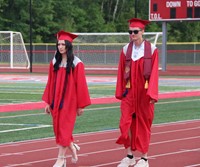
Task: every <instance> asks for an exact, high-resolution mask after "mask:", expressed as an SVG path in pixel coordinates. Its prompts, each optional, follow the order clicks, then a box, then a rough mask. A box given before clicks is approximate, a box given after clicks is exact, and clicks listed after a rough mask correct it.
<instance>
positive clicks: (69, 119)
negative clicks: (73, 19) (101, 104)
mask: <svg viewBox="0 0 200 167" xmlns="http://www.w3.org/2000/svg"><path fill="white" fill-rule="evenodd" d="M76 37H77V35H75V34H72V33H69V32H65V31H60V32H58V33H57V43H56V48H57V51H56V54H55V56H54V58H53V60H52V61H51V62H50V66H49V75H48V81H47V85H46V88H45V90H44V94H43V97H42V100H43V101H45V102H46V107H45V112H46V113H47V114H51V115H52V123H53V129H54V134H55V138H56V143H57V145H58V149H59V150H58V158H57V161H56V163H55V164H54V166H53V167H63V166H66V156H65V154H66V150H67V148H69V150H71V153H72V159H71V162H72V163H76V162H77V160H78V156H77V151H78V150H79V149H80V147H79V146H78V145H77V144H75V143H74V139H73V134H72V133H73V129H74V125H75V121H76V116H77V115H78V116H79V115H81V114H82V113H83V108H85V107H86V106H88V105H90V104H91V101H90V97H89V91H88V87H87V83H86V78H85V71H84V64H83V62H82V61H81V60H80V59H79V58H78V57H76V56H74V54H73V45H72V42H73V40H74V39H75V38H76Z"/></svg>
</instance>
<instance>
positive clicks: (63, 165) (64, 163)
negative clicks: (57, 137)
mask: <svg viewBox="0 0 200 167" xmlns="http://www.w3.org/2000/svg"><path fill="white" fill-rule="evenodd" d="M58 159H63V163H62V164H61V165H56V163H55V164H54V165H53V167H66V163H67V162H66V157H65V156H58Z"/></svg>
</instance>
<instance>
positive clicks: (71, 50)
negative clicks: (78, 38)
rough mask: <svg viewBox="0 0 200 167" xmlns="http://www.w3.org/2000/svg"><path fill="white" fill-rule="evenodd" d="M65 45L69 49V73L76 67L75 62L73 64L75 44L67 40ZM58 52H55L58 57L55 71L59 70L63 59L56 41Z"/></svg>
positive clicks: (67, 70) (56, 57)
mask: <svg viewBox="0 0 200 167" xmlns="http://www.w3.org/2000/svg"><path fill="white" fill-rule="evenodd" d="M65 47H66V49H67V67H66V72H67V74H69V73H70V70H71V69H72V70H73V69H74V64H73V61H74V53H73V45H72V43H71V42H69V41H67V40H66V41H65ZM56 49H57V51H56V54H55V59H56V63H55V64H54V71H57V70H58V69H59V65H60V63H61V61H62V55H61V53H60V52H59V50H58V41H57V43H56Z"/></svg>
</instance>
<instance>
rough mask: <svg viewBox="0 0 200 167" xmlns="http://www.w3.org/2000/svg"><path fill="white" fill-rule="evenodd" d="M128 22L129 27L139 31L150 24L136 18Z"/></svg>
mask: <svg viewBox="0 0 200 167" xmlns="http://www.w3.org/2000/svg"><path fill="white" fill-rule="evenodd" d="M128 22H129V27H139V28H141V29H144V28H145V26H146V25H147V24H149V23H150V21H148V20H141V19H138V18H132V19H130V20H128Z"/></svg>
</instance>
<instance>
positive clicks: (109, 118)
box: [0, 97, 200, 143]
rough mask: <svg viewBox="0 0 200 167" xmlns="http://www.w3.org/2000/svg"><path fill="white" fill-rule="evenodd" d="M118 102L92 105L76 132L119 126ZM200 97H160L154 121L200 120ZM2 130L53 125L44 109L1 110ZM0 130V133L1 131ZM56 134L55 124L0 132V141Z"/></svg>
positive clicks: (78, 121) (76, 127) (78, 124)
mask: <svg viewBox="0 0 200 167" xmlns="http://www.w3.org/2000/svg"><path fill="white" fill-rule="evenodd" d="M119 105H120V104H119V103H116V104H106V105H92V106H89V107H87V108H86V109H85V113H84V114H83V115H82V116H80V117H77V121H76V125H75V129H74V133H75V134H77V133H84V132H93V131H101V130H108V129H116V128H118V124H119V118H120V107H119ZM199 108H200V97H190V98H177V99H167V100H160V101H159V102H158V103H157V104H156V105H155V119H154V124H158V123H166V122H175V121H182V120H192V119H200V112H199ZM0 122H1V126H2V127H3V129H2V128H1V131H2V130H9V129H10V130H11V129H19V128H28V127H33V128H35V127H38V126H41V125H51V116H49V115H46V114H44V111H43V110H33V111H20V112H10V113H0ZM3 123H12V124H24V126H22V125H21V126H19V125H16V126H13V125H12V126H5V125H4V126H3V125H2V124H3ZM1 131H0V132H1ZM45 137H53V131H52V127H45V128H38V129H31V130H21V131H15V132H4V133H2V132H1V133H0V142H1V143H5V142H13V141H21V140H28V139H37V138H45Z"/></svg>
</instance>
